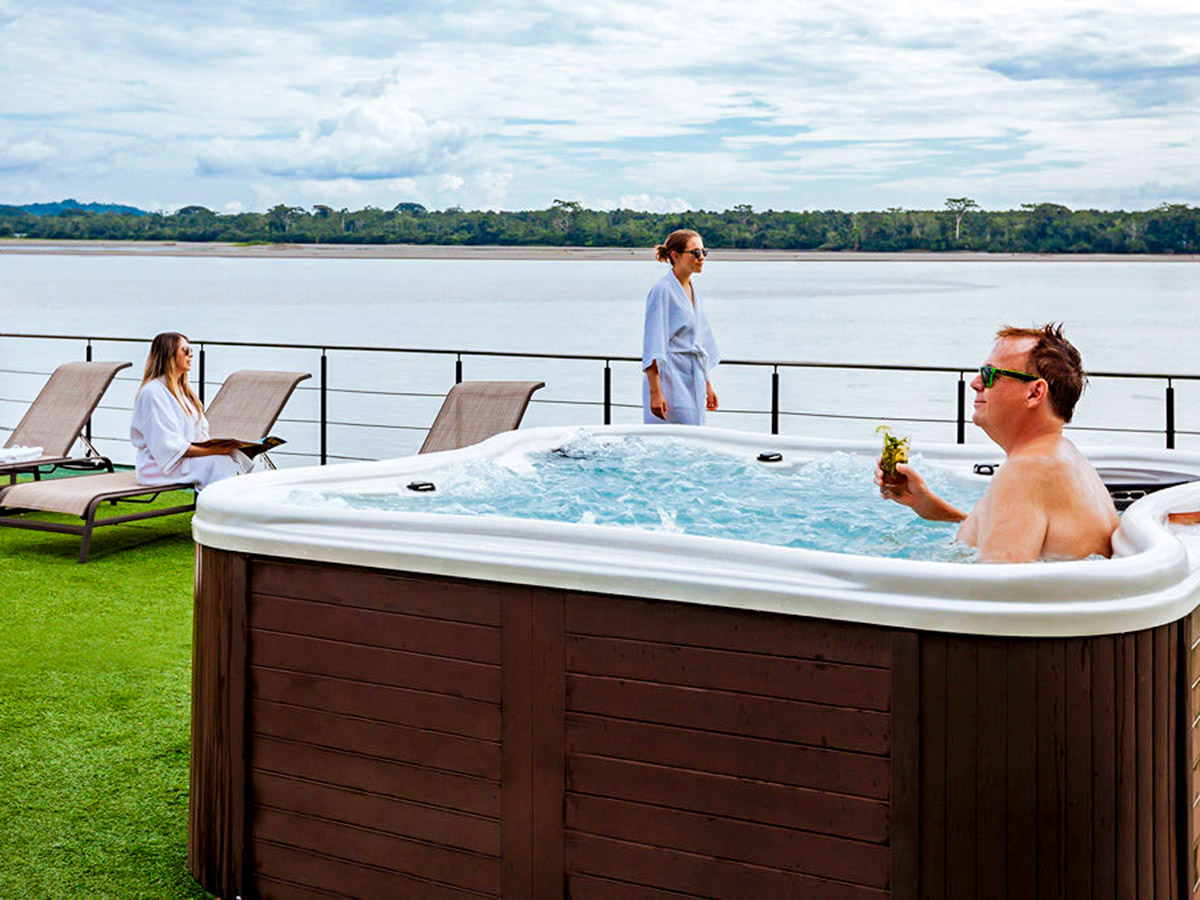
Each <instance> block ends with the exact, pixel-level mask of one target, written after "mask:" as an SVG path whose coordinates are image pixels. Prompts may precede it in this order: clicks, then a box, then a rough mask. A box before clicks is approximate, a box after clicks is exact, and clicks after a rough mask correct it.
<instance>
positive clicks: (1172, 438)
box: [0, 332, 1200, 465]
mask: <svg viewBox="0 0 1200 900" xmlns="http://www.w3.org/2000/svg"><path fill="white" fill-rule="evenodd" d="M0 339H13V340H28V341H50V340H53V341H71V342H80V343H82V344H83V348H82V350H83V357H84V359H86V360H91V359H92V355H93V348H94V345H96V344H123V343H128V344H139V345H142V346H145V345H147V344H148V343H149V339H148V338H145V337H136V338H135V337H119V336H100V335H64V334H26V333H7V332H0ZM191 343H192V345H193V346H194V347H196V348H197V351H198V352H197V367H198V371H197V375H198V378H197V380H196V384H197V389H198V390H197V392H198V393H199V395H200V399H201V400H202V401H203V400H205V399H206V398H205V393H206V386H207V385H208V384H209V382H208V381H207V378H206V374H207V366H208V351H209V348H217V347H221V348H242V349H248V350H287V351H309V352H313V353H319V354H320V365H319V371H318V373H317V379H316V382H317V383H316V384H315V385H313V386H301V387H300V388H299V390H300V391H316V392H318V394H319V397H318V409H319V412H318V417H317V419H315V420H307V419H281V420H280V421H290V422H296V423H305V424H313V425H316V426H317V427H318V430H319V441H318V443H319V450H318V451H317V452H316V453H311V454H309V453H296V452H290V453H284V452H281V451H276V455H293V456H308V457H311V458H316V459H317V460H318V461H319V462H320V464H321V465H325V464H326V463H328V462H329V460H331V459H336V460H350V459H364V458H368V457H356V456H346V455H338V454H335V453H332V452H331V450H330V446H329V430H330V427H331V426H336V427H371V428H392V429H401V430H424V429H425V428H426V427H427V426H428V423H424V424H420V425H402V424H394V423H388V424H385V423H380V422H355V421H331V420H330V418H329V397H330V395H331V394H359V395H364V396H382V397H421V398H440V397H442V396H443V394H438V393H429V392H420V391H388V390H372V389H368V388H337V389H335V388H331V387H330V383H329V356H330V354H331V353H368V354H376V353H377V354H391V355H405V354H407V355H420V356H442V357H453V358H454V378H455V383H458V382H461V381H462V380H463V378H464V360H470V359H473V358H474V359H483V358H488V359H493V360H554V361H569V362H574V363H584V364H589V365H593V364H594V365H596V366H601V365H602V366H603V368H602V374H601V381H600V385H599V386H598V393H599V396H600V397H601V398H602V399H600V400H595V399H587V398H576V399H539V398H536V397H535V398H534V400H533V403H535V404H538V405H555V404H566V405H573V406H591V407H600V411H601V415H600V418H601V421H602V422H603V424H606V425H608V424H611V423H612V419H613V411H614V409H637V408H640V406H639V405H637V404H631V403H620V402H616V401H614V399H613V376H612V366H613V364H614V363H630V364H638V363H640V362H641V360H640V357H633V356H614V355H604V354H592V355H589V354H565V353H534V352H508V351H493V350H471V349H446V348H430V347H379V346H368V345H351V344H320V343H314V344H308V343H283V342H263V341H210V340H197V339H193V340H191ZM62 361H65V360H56V362H62ZM721 366H722V368H723V369H728V368H741V369H750V370H759V369H764V370H769V376H770V377H769V384H768V385H767V386H765V387H764V394H766V395H767V396H769V402H767V403H766V404H765V405H763V406H761V407H753V408H749V409H733V410H728V409H726V410H724V412H726V413H735V414H751V415H762V416H764V417H767V418H768V421H769V423H770V425H769V428H770V433H771V434H779V433H780V421H781V419H782V418H789V417H793V418H816V419H825V420H851V421H878V419H879V418H880V414H879V412H877V411H876V412H873V413H872V414H871V415H855V414H850V413H846V412H829V411H824V412H819V411H817V412H814V411H805V410H795V409H783V408H782V407H781V403H780V374H781V370H836V371H842V372H854V371H858V372H888V373H897V372H901V373H908V374H917V373H930V374H942V375H949V376H953V377H954V378H955V379H956V388H955V390H956V394H955V401H956V416H955V418H953V419H949V418H944V417H941V418H939V417H916V416H896V415H891V414H889V415H888V416H887V418H888V420H889V421H895V422H906V423H931V424H941V425H954V426H955V436H956V441H957V442H958V443H960V444H962V443H965V442H966V425H967V386H968V381H969V380H970V378H972V377H973V376H974V375H975V373H976V369H975V368H962V367H956V366H913V365H890V364H889V365H882V364H871V363H833V362H811V361H781V360H755V359H732V360H722V361H721ZM0 373H16V374H23V375H29V374H46V375H48V374H49V371H47V372H45V373H40V372H31V371H29V370H17V369H5V368H2V367H0ZM1089 378H1091V379H1093V380H1095V379H1137V380H1143V381H1144V380H1152V381H1160V382H1163V385H1164V394H1163V411H1164V416H1163V427H1162V428H1160V429H1152V428H1131V427H1123V426H1118V425H1113V426H1091V427H1088V426H1072V427H1073V430H1079V431H1093V432H1109V433H1127V434H1128V433H1136V434H1161V435H1163V437H1164V440H1165V445H1166V447H1167V448H1168V449H1173V448H1174V447H1175V443H1176V437H1177V436H1178V435H1200V431H1186V430H1182V429H1179V428H1178V427H1177V424H1176V409H1175V382H1177V381H1200V374H1183V373H1165V372H1110V371H1102V372H1089ZM0 402H20V403H27V402H28V398H25V399H20V398H6V397H0ZM101 408H104V407H101ZM109 408H111V407H109ZM0 430H5V429H4V428H3V427H2V426H0ZM7 430H11V429H7ZM86 436H87V437H88V439H89V440H92V439H93V435H92V433H91V423H90V422H89V423H88V427H87V431H86ZM104 439H108V440H115V438H104Z"/></svg>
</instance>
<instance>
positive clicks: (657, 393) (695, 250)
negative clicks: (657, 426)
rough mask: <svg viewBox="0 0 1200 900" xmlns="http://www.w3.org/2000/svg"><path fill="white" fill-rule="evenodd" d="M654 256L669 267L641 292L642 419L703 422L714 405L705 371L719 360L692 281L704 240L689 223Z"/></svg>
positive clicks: (700, 262) (701, 262)
mask: <svg viewBox="0 0 1200 900" xmlns="http://www.w3.org/2000/svg"><path fill="white" fill-rule="evenodd" d="M655 255H656V258H657V259H658V260H659V261H660V262H665V263H670V264H671V271H670V272H668V273H667V274H666V275H664V276H663V277H662V279H661V280H660V281H659V282H658V283H657V284H656V285H654V287H652V288H651V289H650V294H649V296H647V297H646V328H645V331H644V332H643V337H642V371H643V372H644V373H645V374H646V381H645V383H644V384H643V385H642V421H643V422H645V423H646V424H653V423H655V422H670V423H673V424H677V425H703V424H704V419H705V413H706V412H707V411H709V410H714V409H716V408H717V395H716V393H715V392H714V391H713V388H712V384H711V382H710V381H709V373H710V372H711V371H712V370H713V369H715V368H716V367H717V364H718V363H719V362H720V361H721V357H720V354H719V352H718V351H717V342H716V339H715V338H714V337H713V333H712V329H711V328H710V327H709V325H708V319H707V318H706V317H705V315H704V305H703V304H702V303H701V302H700V295H699V294H698V292H697V291H696V286H695V284H694V282H693V281H692V276H693V275H699V274H700V273H701V272H702V271H703V270H704V257H706V256H707V255H708V251H707V250H706V249H704V241H703V240H702V239H701V238H700V235H699V234H697V233H696V232H694V231H692V230H691V229H687V228H684V229H680V230H679V231H673V232H671V234H670V235H668V236H667V239H666V240H665V241H663V243H662V244H661V245H660V246H659V247H658V249H657V251H656V254H655Z"/></svg>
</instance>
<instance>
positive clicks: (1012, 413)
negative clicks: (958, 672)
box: [875, 324, 1117, 562]
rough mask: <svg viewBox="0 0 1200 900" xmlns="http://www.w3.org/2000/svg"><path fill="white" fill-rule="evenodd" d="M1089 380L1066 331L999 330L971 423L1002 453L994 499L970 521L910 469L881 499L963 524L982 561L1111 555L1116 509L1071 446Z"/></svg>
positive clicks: (962, 534) (986, 499)
mask: <svg viewBox="0 0 1200 900" xmlns="http://www.w3.org/2000/svg"><path fill="white" fill-rule="evenodd" d="M1086 381H1087V376H1086V375H1084V372H1083V366H1082V364H1081V361H1080V358H1079V351H1078V350H1076V349H1075V348H1074V347H1073V346H1072V345H1071V342H1070V341H1068V340H1067V339H1066V338H1065V337H1063V333H1062V326H1061V325H1052V324H1051V325H1046V326H1044V327H1042V328H1011V327H1005V328H1002V329H1000V331H999V332H998V333H997V334H996V343H995V345H994V346H993V347H992V352H991V353H990V354H989V355H988V358H987V362H986V363H984V365H982V366H980V368H979V374H978V375H977V376H976V377H975V378H974V379H973V380H972V381H971V388H972V390H974V391H975V414H974V416H973V421H974V422H975V424H976V425H978V426H979V427H980V428H982V429H983V430H984V431H985V432H986V433H987V436H988V437H990V438H991V439H992V440H993V441H995V442H996V443H997V444H999V445H1000V446H1001V448H1003V450H1004V454H1005V459H1004V465H1002V466H1001V467H1000V468H999V469H997V470H996V474H995V475H994V476H992V483H991V485H989V487H988V489H987V493H985V494H984V495H983V497H981V498H980V500H979V502H978V503H976V504H975V508H974V509H972V510H971V512H970V513H964V512H962V511H961V510H959V509H956V508H955V507H954V506H952V505H951V504H949V503H947V502H946V501H945V500H943V499H942V498H941V497H939V496H938V495H937V494H935V493H934V492H933V491H931V490H930V489H929V487H928V486H927V485H926V484H925V482H924V480H922V478H921V476H920V475H918V474H917V472H916V470H915V469H913V468H912V467H911V466H907V465H904V464H903V463H901V464H899V465H897V466H896V471H897V472H898V473H899V474H901V475H904V476H906V478H905V480H904V481H902V482H901V483H900V484H896V485H892V484H884V483H883V481H882V477H881V476H882V473H881V472H880V471H878V469H877V471H876V473H875V481H876V483H877V484H878V485H879V489H880V493H881V494H882V495H883V496H884V497H887V498H889V499H892V500H895V501H896V502H897V503H901V504H903V505H905V506H907V507H910V508H911V509H912V510H913V511H914V512H915V513H916V514H917V515H919V516H921V517H922V518H925V519H932V520H935V521H941V522H961V523H962V525H961V526H959V529H958V540H960V541H963V542H964V543H967V544H970V545H972V546H974V547H978V548H979V557H980V559H981V560H983V561H985V562H1031V561H1033V560H1038V559H1082V558H1084V557H1087V556H1092V555H1093V554H1099V555H1101V556H1111V555H1112V533H1113V531H1114V530H1115V529H1116V527H1117V510H1116V508H1115V507H1114V506H1113V502H1112V498H1111V497H1110V496H1109V493H1108V490H1107V489H1106V488H1105V487H1104V483H1103V482H1102V481H1101V480H1100V476H1099V475H1098V474H1097V473H1096V470H1095V469H1094V468H1092V464H1091V463H1090V462H1088V461H1087V460H1086V459H1084V457H1083V454H1081V453H1080V452H1079V451H1078V450H1077V449H1076V448H1075V445H1074V444H1072V443H1071V442H1070V441H1069V440H1067V439H1066V438H1065V437H1063V426H1064V425H1066V424H1067V423H1068V422H1070V421H1071V414H1072V413H1073V412H1074V410H1075V402H1076V401H1077V400H1078V399H1079V395H1080V394H1081V393H1082V392H1083V387H1084V384H1085V383H1086Z"/></svg>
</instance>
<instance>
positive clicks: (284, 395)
mask: <svg viewBox="0 0 1200 900" xmlns="http://www.w3.org/2000/svg"><path fill="white" fill-rule="evenodd" d="M310 377H311V376H310V375H308V374H307V373H303V372H256V371H248V370H247V371H241V372H234V373H233V374H232V375H230V376H229V377H228V378H227V379H225V383H224V384H223V385H222V386H221V390H220V391H218V392H217V396H216V397H214V398H213V402H212V405H211V406H209V408H208V422H209V431H210V432H211V433H212V435H213V436H214V437H241V438H248V439H254V438H259V437H263V436H265V435H266V434H268V433H269V432H270V430H271V428H272V427H273V426H274V425H275V420H276V419H278V418H279V414H280V413H281V412H283V407H284V405H285V404H286V403H287V401H288V398H290V397H291V396H292V392H293V391H294V390H295V389H296V385H297V384H299V383H300V382H301V381H303V380H304V379H306V378H310ZM268 464H269V460H268ZM180 490H188V491H192V498H191V502H189V503H187V504H184V505H181V506H172V507H169V508H165V509H147V510H144V511H142V512H137V513H128V514H125V515H120V516H108V517H105V518H99V519H98V518H96V512H97V511H98V510H99V509H100V507H101V506H102V505H103V504H104V503H106V502H108V503H116V502H117V501H118V500H122V501H126V502H130V503H151V502H153V501H154V499H155V498H156V497H158V495H159V494H164V493H166V492H168V491H180ZM195 508H196V498H195V489H194V488H193V487H192V485H191V484H186V483H181V484H155V485H146V484H138V480H137V473H136V472H134V471H124V472H115V473H107V474H103V475H81V476H79V477H77V478H52V479H46V480H44V481H28V482H25V483H23V484H15V485H10V486H8V487H4V488H0V512H5V513H10V514H11V513H24V512H50V513H63V514H66V515H71V516H79V517H80V518H82V519H83V523H82V524H79V525H76V524H73V523H70V522H46V521H43V520H40V519H32V518H18V517H17V516H15V515H5V516H0V526H9V527H12V528H29V529H33V530H35V531H56V532H60V533H64V534H78V535H80V536H81V538H82V539H81V541H80V545H79V561H80V562H81V563H84V562H87V557H88V551H89V549H90V547H91V543H92V531H93V529H95V528H98V527H100V526H101V525H117V524H120V523H121V522H132V521H135V520H137V519H153V518H157V517H159V516H170V515H175V514H176V513H184V512H191V511H192V510H194V509H195Z"/></svg>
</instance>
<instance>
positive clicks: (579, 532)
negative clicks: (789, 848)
mask: <svg viewBox="0 0 1200 900" xmlns="http://www.w3.org/2000/svg"><path fill="white" fill-rule="evenodd" d="M580 430H581V428H580V427H578V426H576V427H551V428H531V429H526V430H524V431H516V432H508V433H505V434H501V435H497V436H496V437H494V438H490V439H489V440H487V441H484V442H483V443H480V444H476V445H474V446H472V447H465V448H463V449H461V450H452V451H447V452H443V453H430V454H425V455H422V456H410V457H404V458H400V459H391V460H381V461H379V462H369V463H351V464H346V465H339V466H334V467H308V468H302V469H288V470H280V471H275V472H264V473H259V474H254V475H248V476H243V477H240V478H236V479H230V480H228V481H224V482H218V483H217V484H214V485H211V486H210V487H208V488H207V489H206V490H204V491H203V492H202V493H201V494H200V498H199V502H198V504H197V512H196V515H195V517H194V519H193V524H192V528H193V533H194V535H195V538H196V541H197V542H198V543H200V544H201V545H203V546H205V547H211V548H214V549H218V550H228V551H234V552H240V553H249V554H259V555H266V556H273V557H282V558H288V559H297V560H309V561H320V562H327V563H337V564H346V565H357V566H367V567H372V568H378V569H387V570H393V571H398V572H416V573H424V574H433V575H444V576H451V577H459V578H471V579H480V580H486V581H495V582H506V583H512V584H523V585H536V586H542V587H550V588H561V589H568V590H582V591H595V592H599V593H605V594H615V595H621V596H631V597H642V598H647V599H657V600H673V601H681V602H687V603H699V604H705V605H712V606H721V607H728V608H740V609H752V610H760V611H764V612H777V613H785V614H790V615H802V616H812V617H816V618H824V619H835V620H840V621H851V622H862V623H866V624H872V625H884V626H892V627H900V628H915V629H927V630H935V631H947V632H956V633H967V634H981V635H1012V636H1025V637H1066V636H1085V635H1096V634H1116V633H1121V632H1127V631H1137V630H1141V629H1145V628H1151V627H1155V626H1158V625H1163V624H1166V623H1168V622H1174V621H1176V620H1178V619H1180V618H1182V617H1183V616H1185V615H1187V614H1188V613H1190V612H1191V611H1192V609H1194V608H1195V607H1196V606H1197V604H1198V603H1200V533H1197V534H1195V535H1192V534H1190V533H1187V530H1184V533H1183V534H1179V533H1176V532H1179V531H1180V529H1174V528H1169V527H1167V526H1166V525H1165V524H1164V518H1165V516H1166V513H1167V512H1168V511H1171V510H1182V509H1200V483H1197V484H1189V485H1183V486H1180V487H1175V488H1168V489H1166V490H1162V491H1159V492H1157V493H1155V494H1152V495H1150V496H1149V497H1146V498H1144V499H1142V500H1139V501H1138V502H1137V503H1135V504H1134V505H1133V506H1131V507H1130V509H1129V510H1127V511H1126V513H1125V514H1124V516H1123V517H1122V523H1121V527H1120V528H1119V529H1118V531H1117V534H1116V535H1115V536H1114V547H1115V548H1116V551H1117V555H1116V556H1114V558H1113V559H1111V560H1077V561H1071V562H1055V563H1026V564H1016V565H972V564H962V563H946V562H930V561H923V560H908V559H890V558H881V557H869V556H857V555H850V554H842V553H830V552H825V551H819V550H806V549H800V548H793V547H778V546H769V545H765V544H754V543H750V542H745V541H735V540H729V539H724V538H712V537H699V536H695V535H686V534H674V533H663V532H648V531H642V530H636V529H630V528H618V527H613V526H605V525H586V524H580V523H566V522H549V521H539V520H527V519H515V518H501V517H486V516H456V515H444V514H429V513H412V512H396V511H385V510H352V509H339V508H322V507H317V506H308V505H302V504H299V503H295V502H289V500H288V496H289V494H291V492H292V491H293V490H296V489H307V490H342V491H354V490H370V489H371V488H372V487H379V486H382V485H387V486H389V487H392V488H397V487H401V486H402V485H405V484H407V483H408V482H409V481H412V480H414V479H416V480H434V481H436V478H437V472H438V471H439V470H440V471H444V470H445V469H447V468H450V467H453V466H456V465H458V464H460V463H462V462H465V461H467V460H473V459H484V458H490V459H502V458H504V457H505V456H512V455H521V454H524V453H525V452H527V451H530V450H536V449H548V448H552V447H556V446H558V445H560V444H562V443H563V442H565V441H567V440H569V439H571V438H573V437H575V436H576V435H577V434H578V433H579V431H580ZM583 430H586V431H588V432H591V433H592V434H594V435H595V436H597V437H598V438H600V439H606V438H615V437H620V436H624V435H634V436H643V437H653V436H659V437H664V436H668V435H669V436H671V437H676V438H683V439H687V440H690V441H696V442H699V443H703V444H707V445H710V446H712V447H713V448H715V449H719V450H723V451H725V452H733V453H739V454H746V455H748V456H751V457H754V456H757V455H758V453H760V452H764V451H768V452H770V451H775V452H780V453H782V454H783V455H784V460H785V463H784V464H785V465H786V464H787V462H789V461H790V462H793V463H795V462H797V461H802V460H806V459H812V458H815V457H817V456H820V455H823V454H826V453H830V452H834V451H838V450H841V451H846V452H851V453H860V454H863V455H870V456H875V455H877V454H878V448H879V443H878V442H877V441H834V440H821V439H809V438H790V437H779V436H767V435H757V434H751V433H747V432H738V431H728V430H725V429H715V428H693V427H687V426H670V425H661V426H646V425H638V426H584V427H583ZM918 449H919V451H920V453H921V457H922V459H923V464H925V465H939V466H943V467H945V468H947V469H949V470H951V471H955V472H958V473H959V474H961V475H963V476H964V477H979V476H973V475H971V468H972V465H973V464H974V463H976V462H993V463H995V462H999V461H1000V460H1001V459H1002V455H1001V454H1000V453H999V451H998V450H996V448H994V447H992V446H990V445H989V446H987V447H975V446H960V445H952V444H950V445H948V444H940V445H927V446H922V447H920V448H918ZM1085 452H1086V453H1087V454H1088V456H1089V458H1090V459H1092V461H1093V462H1094V463H1095V464H1096V465H1098V466H1103V467H1120V468H1132V469H1141V470H1163V469H1165V470H1169V471H1178V472H1180V473H1181V474H1192V475H1193V476H1194V477H1198V478H1200V454H1189V453H1183V452H1179V451H1173V450H1150V449H1138V448H1117V449H1095V450H1085ZM1196 531H1197V532H1200V529H1196Z"/></svg>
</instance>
